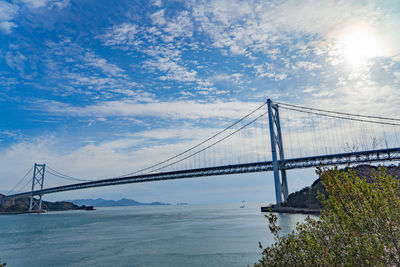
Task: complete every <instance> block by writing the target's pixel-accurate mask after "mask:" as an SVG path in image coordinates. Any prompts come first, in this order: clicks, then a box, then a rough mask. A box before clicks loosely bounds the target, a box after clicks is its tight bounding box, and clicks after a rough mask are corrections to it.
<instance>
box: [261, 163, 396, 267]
mask: <svg viewBox="0 0 400 267" xmlns="http://www.w3.org/2000/svg"><path fill="white" fill-rule="evenodd" d="M317 173H318V174H319V176H320V178H321V180H322V183H323V185H324V187H325V189H326V191H327V193H328V196H325V195H323V194H319V196H318V198H319V201H320V202H321V203H322V205H323V207H324V211H323V213H322V214H321V216H320V217H319V219H317V220H315V219H312V218H310V217H307V219H306V220H305V222H304V223H298V224H297V226H296V230H295V231H293V232H292V233H291V234H289V235H288V236H280V235H279V230H280V228H279V226H278V225H277V216H276V215H275V214H273V213H270V214H268V215H266V217H267V218H268V220H269V228H270V230H271V232H272V233H273V234H274V237H275V241H276V242H275V244H273V245H272V246H270V247H267V248H265V249H263V252H262V258H261V260H260V261H259V262H258V263H256V264H255V265H254V266H371V265H372V266H400V182H399V179H396V178H393V177H391V176H390V175H388V174H387V173H386V169H385V168H379V169H378V171H377V172H376V173H375V174H374V175H373V176H372V177H371V178H369V179H365V178H359V177H358V176H357V175H356V173H355V172H354V171H353V170H347V171H340V170H338V169H337V168H334V169H322V168H319V169H318V171H317ZM260 247H261V244H260Z"/></svg>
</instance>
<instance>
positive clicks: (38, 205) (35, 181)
mask: <svg viewBox="0 0 400 267" xmlns="http://www.w3.org/2000/svg"><path fill="white" fill-rule="evenodd" d="M45 169H46V165H45V164H37V163H35V167H34V168H33V178H32V191H31V197H30V201H29V211H42V195H39V199H35V198H34V197H33V196H34V192H35V187H36V186H38V190H42V189H43V182H44V173H45Z"/></svg>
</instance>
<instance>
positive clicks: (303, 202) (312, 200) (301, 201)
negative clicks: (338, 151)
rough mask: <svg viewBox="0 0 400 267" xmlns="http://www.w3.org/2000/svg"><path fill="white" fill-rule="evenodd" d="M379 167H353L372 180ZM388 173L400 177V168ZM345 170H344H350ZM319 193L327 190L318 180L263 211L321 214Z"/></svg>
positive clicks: (359, 173)
mask: <svg viewBox="0 0 400 267" xmlns="http://www.w3.org/2000/svg"><path fill="white" fill-rule="evenodd" d="M377 168H378V167H376V166H372V165H366V164H364V165H358V166H356V167H352V168H351V169H352V170H354V171H355V172H356V174H357V176H359V177H361V178H364V179H367V180H371V178H372V177H373V174H374V172H375V171H376V170H377ZM386 168H387V173H388V174H389V175H391V176H392V177H397V178H399V177H400V166H395V165H391V166H387V167H386ZM348 169H349V168H345V169H344V170H348ZM318 191H319V192H321V193H323V194H326V190H325V188H324V186H323V184H322V182H321V179H317V180H315V181H314V183H313V184H312V185H311V186H307V187H305V188H303V189H301V190H300V191H297V192H294V193H291V194H290V195H289V196H288V198H287V201H286V202H284V203H282V204H281V206H276V205H272V206H269V207H262V208H261V211H263V212H268V211H269V208H272V211H274V212H285V213H305V214H319V213H320V211H321V209H322V205H321V203H319V201H318V200H317V195H318Z"/></svg>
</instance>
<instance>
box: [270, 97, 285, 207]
mask: <svg viewBox="0 0 400 267" xmlns="http://www.w3.org/2000/svg"><path fill="white" fill-rule="evenodd" d="M267 104H268V122H269V133H270V139H271V153H272V165H273V170H274V183H275V198H276V204H277V205H280V204H281V203H282V201H286V200H287V197H288V194H289V192H288V185H287V175H286V170H285V169H283V168H282V167H281V166H280V164H279V162H280V161H283V160H285V155H284V151H283V142H282V132H281V124H280V120H279V109H278V105H277V104H274V103H273V102H272V101H271V99H268V101H267ZM275 132H276V133H275ZM277 150H278V151H279V159H278V155H277ZM279 172H280V173H279ZM282 197H283V200H282Z"/></svg>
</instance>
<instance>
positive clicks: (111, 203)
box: [67, 198, 170, 207]
mask: <svg viewBox="0 0 400 267" xmlns="http://www.w3.org/2000/svg"><path fill="white" fill-rule="evenodd" d="M67 201H69V202H72V203H74V204H76V205H85V206H94V207H120V206H145V205H147V206H149V205H152V206H156V205H170V204H169V203H162V202H151V203H142V202H139V201H136V200H133V199H128V198H122V199H120V200H107V199H102V198H97V199H75V200H67Z"/></svg>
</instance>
